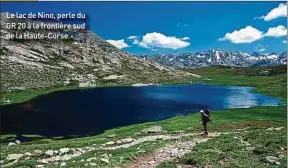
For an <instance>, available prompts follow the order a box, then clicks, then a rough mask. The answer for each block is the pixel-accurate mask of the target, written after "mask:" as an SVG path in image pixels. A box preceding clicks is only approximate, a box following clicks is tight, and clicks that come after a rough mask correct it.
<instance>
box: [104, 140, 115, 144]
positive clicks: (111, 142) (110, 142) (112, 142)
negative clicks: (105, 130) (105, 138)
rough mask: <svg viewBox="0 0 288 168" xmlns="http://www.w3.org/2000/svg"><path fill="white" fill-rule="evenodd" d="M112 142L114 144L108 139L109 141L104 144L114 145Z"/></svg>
mask: <svg viewBox="0 0 288 168" xmlns="http://www.w3.org/2000/svg"><path fill="white" fill-rule="evenodd" d="M114 144H115V142H114V141H109V142H107V143H106V144H105V145H114Z"/></svg>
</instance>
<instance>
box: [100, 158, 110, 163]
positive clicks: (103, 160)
mask: <svg viewBox="0 0 288 168" xmlns="http://www.w3.org/2000/svg"><path fill="white" fill-rule="evenodd" d="M101 161H102V162H105V163H110V161H109V160H108V159H104V158H102V159H101Z"/></svg>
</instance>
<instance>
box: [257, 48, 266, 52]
mask: <svg viewBox="0 0 288 168" xmlns="http://www.w3.org/2000/svg"><path fill="white" fill-rule="evenodd" d="M265 50H266V49H265V48H261V49H259V50H258V51H259V52H261V51H265Z"/></svg>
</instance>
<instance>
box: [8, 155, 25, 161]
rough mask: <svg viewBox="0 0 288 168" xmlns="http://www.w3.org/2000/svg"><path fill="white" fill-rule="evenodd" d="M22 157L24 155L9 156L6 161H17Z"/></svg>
mask: <svg viewBox="0 0 288 168" xmlns="http://www.w3.org/2000/svg"><path fill="white" fill-rule="evenodd" d="M23 156H24V154H10V155H8V156H7V158H6V159H7V160H8V161H13V160H19V159H21V158H22V157H23Z"/></svg>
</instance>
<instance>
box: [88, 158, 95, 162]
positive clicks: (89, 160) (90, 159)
mask: <svg viewBox="0 0 288 168" xmlns="http://www.w3.org/2000/svg"><path fill="white" fill-rule="evenodd" d="M92 160H97V158H96V157H93V158H89V159H87V160H86V161H87V162H91V161H92Z"/></svg>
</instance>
